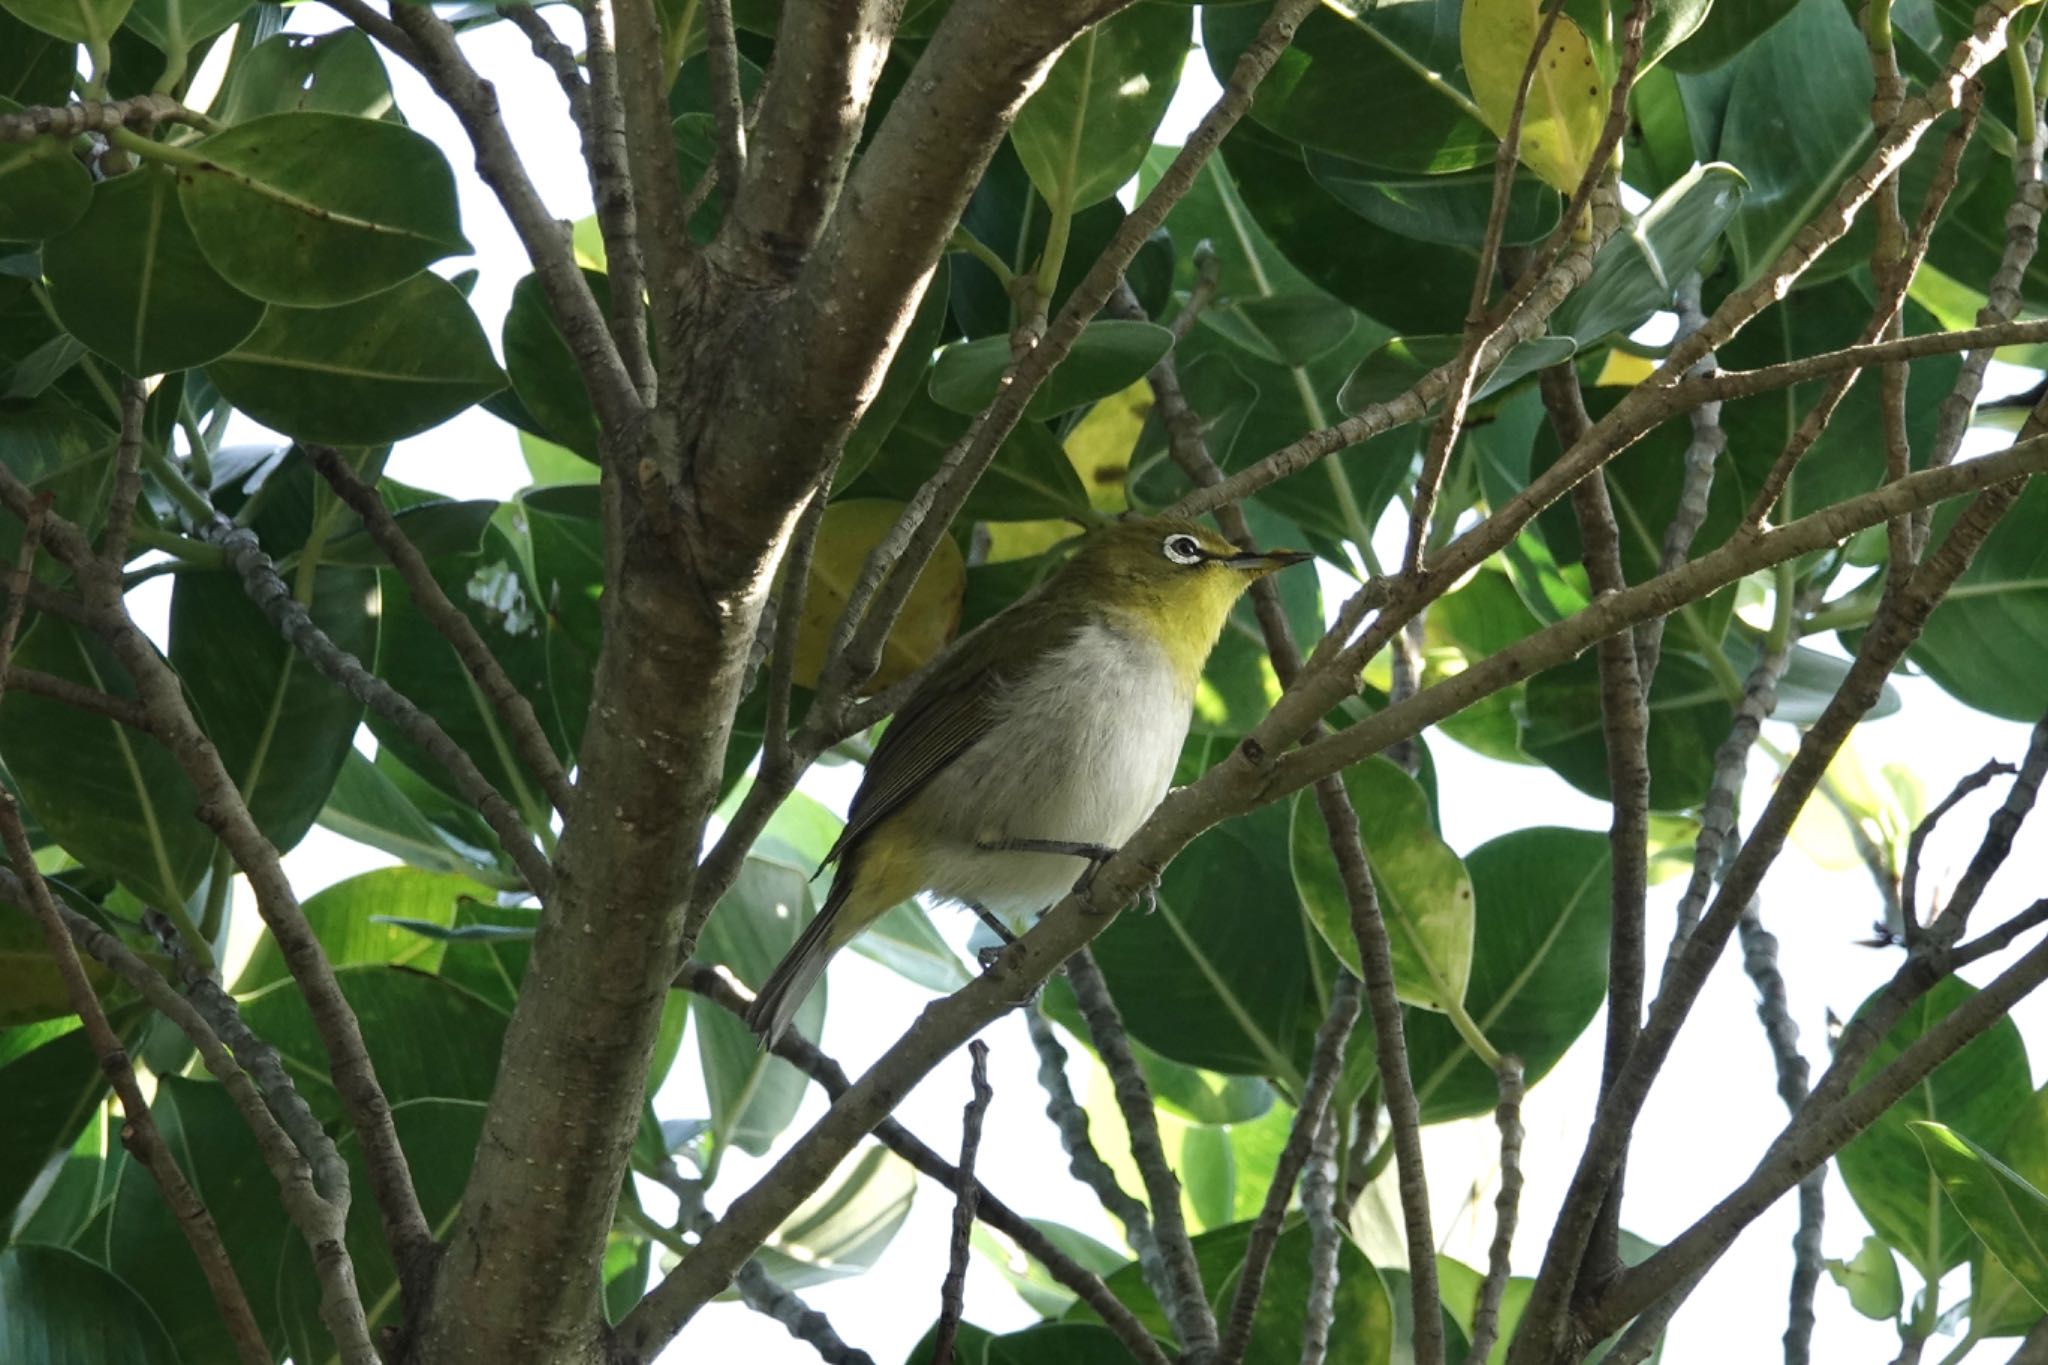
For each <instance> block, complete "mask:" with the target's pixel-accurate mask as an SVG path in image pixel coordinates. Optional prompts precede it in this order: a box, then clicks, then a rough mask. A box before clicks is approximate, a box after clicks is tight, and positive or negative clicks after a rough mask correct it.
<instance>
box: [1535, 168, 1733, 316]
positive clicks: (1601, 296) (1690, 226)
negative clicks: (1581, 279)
mask: <svg viewBox="0 0 2048 1365" xmlns="http://www.w3.org/2000/svg"><path fill="white" fill-rule="evenodd" d="M1748 189H1749V182H1748V181H1747V180H1745V179H1743V176H1742V172H1740V171H1738V170H1736V169H1735V168H1734V167H1733V166H1726V165H1722V164H1721V163H1719V162H1716V163H1714V164H1712V165H1708V166H1694V167H1693V168H1692V169H1691V170H1689V171H1687V172H1686V173H1685V175H1684V176H1683V177H1682V178H1681V179H1679V181H1678V182H1677V183H1676V184H1674V185H1672V186H1671V187H1670V188H1669V189H1667V190H1665V191H1664V193H1662V194H1660V195H1658V196H1657V199H1656V202H1655V203H1653V204H1651V205H1650V206H1649V207H1648V208H1646V209H1644V210H1643V211H1642V213H1640V214H1639V215H1637V217H1636V220H1635V222H1634V223H1633V224H1631V225H1630V227H1629V228H1628V229H1627V230H1625V231H1622V232H1618V233H1616V234H1615V235H1614V236H1613V237H1611V238H1609V239H1608V241H1607V244H1606V245H1605V246H1603V247H1601V248H1600V254H1599V255H1597V256H1595V257H1594V258H1593V274H1592V277H1591V278H1590V279H1588V280H1587V281H1586V283H1585V284H1584V285H1582V286H1580V287H1579V288H1578V289H1577V290H1576V291H1574V292H1573V294H1572V296H1571V297H1570V298H1568V299H1566V300H1565V302H1564V306H1563V307H1562V308H1560V309H1558V310H1557V312H1556V313H1555V314H1554V315H1553V316H1552V317H1551V321H1550V329H1551V331H1553V332H1555V333H1557V334H1559V335H1561V336H1568V337H1571V338H1572V339H1573V340H1574V341H1576V342H1577V343H1578V344H1579V345H1580V346H1591V345H1592V344H1593V343H1595V342H1597V341H1599V340H1601V339H1602V338H1604V337H1607V336H1610V335H1612V334H1613V333H1616V332H1631V331H1634V330H1635V329H1636V328H1637V327H1639V326H1641V325H1642V323H1643V322H1644V321H1646V320H1647V319H1648V318H1649V316H1650V314H1652V313H1654V312H1656V311H1657V310H1658V309H1660V308H1668V307H1670V306H1671V299H1672V291H1673V290H1674V289H1675V288H1676V287H1677V284H1678V282H1679V281H1680V280H1682V279H1684V278H1685V276H1686V275H1687V274H1688V273H1689V272H1691V271H1692V270H1694V269H1695V268H1697V267H1698V266H1699V264H1700V261H1701V260H1702V259H1703V258H1704V257H1705V256H1706V254H1707V252H1708V251H1709V250H1710V249H1711V248H1712V247H1713V245H1714V243H1715V242H1716V241H1718V240H1719V239H1720V236H1721V230H1722V229H1723V228H1725V227H1726V226H1727V225H1728V222H1729V220H1730V219H1732V218H1733V217H1734V216H1735V214H1736V212H1737V210H1738V209H1739V208H1740V207H1741V205H1742V203H1743V200H1744V196H1745V195H1746V193H1747V191H1748Z"/></svg>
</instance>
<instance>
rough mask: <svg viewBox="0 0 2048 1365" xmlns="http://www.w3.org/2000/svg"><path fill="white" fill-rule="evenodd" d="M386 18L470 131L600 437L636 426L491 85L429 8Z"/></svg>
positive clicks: (602, 336) (593, 302)
mask: <svg viewBox="0 0 2048 1365" xmlns="http://www.w3.org/2000/svg"><path fill="white" fill-rule="evenodd" d="M643 2H644V0H643ZM391 19H392V22H393V23H394V24H395V25H396V26H397V27H398V29H399V31H401V32H402V33H404V34H405V35H406V36H407V38H409V39H410V40H411V45H412V48H413V51H412V53H411V54H410V55H408V54H406V53H404V52H401V53H400V54H399V55H400V56H403V57H405V58H406V60H407V61H408V62H410V63H411V64H412V65H413V66H414V67H416V68H418V70H419V73H420V74H421V75H422V76H424V77H426V79H427V84H429V85H431V86H432V87H433V88H434V93H435V94H437V95H439V96H440V97H441V98H442V99H443V100H444V101H446V103H447V105H448V107H449V108H450V109H452V110H454V112H455V116H456V117H457V118H458V119H460V120H461V122H462V127H463V130H464V131H465V132H467V133H468V134H469V141H470V145H471V146H472V147H474V148H475V149H476V170H477V174H478V175H479V176H481V177H482V178H483V182H484V183H485V184H486V185H488V186H490V188H491V192H492V193H493V194H495V195H496V196H497V198H498V203H499V204H500V205H501V206H503V208H504V210H505V216H506V217H507V218H508V219H510V220H511V223H512V228H513V230H514V231H515V232H517V233H518V234H519V244H520V245H521V246H522V247H524V248H525V249H526V255H527V258H528V259H529V260H531V261H532V262H533V269H534V274H535V276H536V277H537V278H538V279H539V281H540V287H541V294H542V295H543V297H544V298H545V299H546V301H547V305H548V314H549V316H550V317H551V318H552V319H553V321H554V324H555V327H556V328H557V329H558V330H559V331H560V332H561V334H562V339H563V341H565V342H566V343H567V344H568V347H569V353H570V354H571V355H572V356H573V357H574V358H575V361H576V369H577V373H578V374H579V375H581V376H582V379H583V387H584V389H585V390H586V391H588V393H589V395H590V403H591V407H592V408H593V409H594V410H595V411H596V413H597V420H598V422H599V424H600V425H601V426H602V427H603V428H604V432H605V435H606V437H607V438H608V439H609V440H610V441H612V442H621V441H623V440H624V439H625V438H626V436H627V435H628V434H629V433H633V432H636V431H637V430H638V427H639V423H640V419H641V416H642V414H643V409H642V407H641V404H640V395H639V391H638V390H637V389H636V388H635V387H634V384H633V380H632V377H631V376H630V375H629V374H627V372H626V366H625V362H624V361H623V360H622V359H621V358H620V355H619V350H618V347H617V346H615V345H614V344H613V343H612V338H611V333H610V331H609V330H608V329H607V327H606V324H605V317H604V314H603V312H602V311H601V310H600V309H599V308H598V306H597V296H596V295H595V294H593V293H592V292H591V290H590V285H589V284H588V283H587V282H586V281H585V280H584V278H583V271H582V269H581V268H580V267H578V266H577V264H576V254H575V251H574V249H573V248H572V247H571V245H570V242H569V233H568V229H567V228H566V226H565V225H564V224H563V223H561V222H560V221H559V220H557V219H556V218H555V217H554V216H553V215H551V214H550V213H549V212H548V208H547V205H546V204H545V203H543V202H542V201H541V197H540V191H539V190H537V189H535V188H534V185H533V181H532V180H531V179H530V178H528V176H527V174H526V167H525V165H524V164H522V163H521V161H520V159H519V151H518V148H516V147H514V146H513V144H512V138H511V135H510V134H509V133H507V132H506V131H505V122H504V120H503V119H502V118H501V117H500V116H499V113H498V92H497V88H496V87H495V86H493V85H492V84H491V82H489V81H487V80H485V79H484V78H483V77H482V76H480V75H478V74H477V70H476V68H475V67H474V66H472V65H470V62H469V58H467V57H465V56H464V55H463V53H462V49H461V47H460V46H459V45H458V44H457V43H456V40H455V30H454V29H452V28H450V27H449V26H448V23H447V21H446V20H444V19H442V18H441V17H440V16H438V15H436V14H435V13H434V12H433V10H431V9H429V8H427V7H425V6H423V5H413V4H404V3H397V4H393V5H392V7H391ZM671 160H673V156H671Z"/></svg>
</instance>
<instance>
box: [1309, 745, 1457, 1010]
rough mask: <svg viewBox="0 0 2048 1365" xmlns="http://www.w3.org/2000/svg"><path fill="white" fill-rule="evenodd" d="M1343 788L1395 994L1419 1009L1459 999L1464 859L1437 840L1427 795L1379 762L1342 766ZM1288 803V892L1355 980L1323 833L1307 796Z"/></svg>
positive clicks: (1345, 916) (1354, 945)
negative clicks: (1367, 865) (1389, 954)
mask: <svg viewBox="0 0 2048 1365" xmlns="http://www.w3.org/2000/svg"><path fill="white" fill-rule="evenodd" d="M1344 789H1345V791H1347V792H1349V793H1350V796H1351V804H1352V806H1353V807H1354V808H1355V809H1356V810H1357V812H1358V828H1359V833H1360V834H1361V835H1362V836H1363V838H1364V841H1365V849H1366V854H1367V857H1368V858H1369V859H1370V860H1371V864H1372V873H1373V884H1374V885H1375V886H1376V887H1378V889H1379V900H1380V913H1381V914H1382V915H1383V916H1385V918H1386V921H1387V932H1388V934H1389V936H1390V938H1391V940H1392V946H1393V957H1394V990H1395V992H1396V994H1398V995H1399V996H1400V997H1401V999H1402V1000H1403V1001H1405V1002H1407V1003H1408V1004H1411V1005H1419V1006H1421V1007H1423V1008H1424V1009H1442V1008H1444V1007H1445V1006H1446V1005H1458V1004H1461V1003H1463V1001H1464V999H1465V988H1466V983H1467V981H1468V980H1469V978H1470V977H1471V974H1472V934H1473V915H1472V881H1471V878H1469V877H1468V876H1467V875H1466V873H1465V864H1464V862H1463V861H1462V860H1461V859H1460V858H1459V857H1458V855H1457V854H1456V853H1454V852H1452V851H1451V847H1450V845H1449V844H1446V843H1445V842H1444V841H1443V840H1442V839H1441V838H1439V837H1438V836H1437V833H1436V828H1435V825H1434V822H1433V821H1432V820H1431V818H1430V811H1429V798H1428V797H1427V796H1425V795H1424V794H1423V791H1422V788H1421V786H1420V785H1419V784H1418V783H1417V782H1416V781H1415V779H1414V778H1412V777H1410V776H1408V774H1406V773H1404V772H1402V771H1401V770H1400V769H1399V768H1397V767H1396V766H1394V764H1392V763H1390V762H1388V761H1387V760H1386V759H1384V758H1375V759H1371V760H1369V761H1367V762H1365V763H1360V764H1355V765H1353V766H1352V767H1350V768H1347V769H1345V771H1344ZM1293 804H1294V820H1293V829H1292V831H1291V834H1290V838H1289V846H1290V848H1291V849H1292V853H1293V861H1294V885H1295V888H1296V890H1298V891H1299V892H1300V893H1301V902H1302V905H1303V907H1304V908H1305V909H1306V910H1307V911H1308V914H1309V920H1310V922H1311V923H1312V924H1314V925H1315V927H1316V930H1317V932H1319V933H1320V934H1321V935H1322V936H1323V941H1324V942H1325V943H1327V944H1329V945H1330V950H1331V951H1332V952H1334V953H1335V954H1337V956H1338V957H1339V958H1340V959H1342V961H1343V962H1344V964H1345V965H1346V966H1347V967H1349V968H1350V969H1351V972H1352V974H1353V975H1355V976H1363V975H1364V972H1363V970H1362V969H1361V968H1360V966H1359V961H1358V940H1357V938H1356V937H1355V936H1353V934H1352V932H1351V912H1350V902H1349V900H1348V899H1347V898H1346V896H1345V893H1344V883H1343V879H1342V876H1341V874H1340V873H1339V872H1338V870H1337V859H1336V855H1335V854H1333V853H1332V852H1331V851H1330V838H1329V831H1328V829H1327V828H1326V827H1325V826H1324V824H1323V819H1322V816H1321V814H1320V813H1319V812H1318V811H1317V809H1316V807H1315V798H1314V797H1313V795H1312V794H1310V793H1307V792H1303V793H1301V794H1299V795H1297V796H1296V797H1295V800H1294V803H1293Z"/></svg>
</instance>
